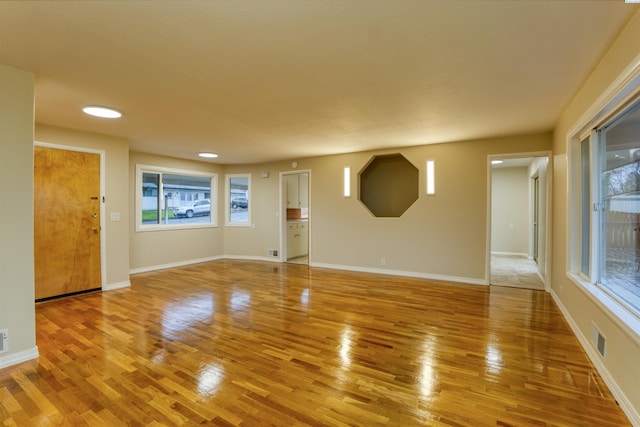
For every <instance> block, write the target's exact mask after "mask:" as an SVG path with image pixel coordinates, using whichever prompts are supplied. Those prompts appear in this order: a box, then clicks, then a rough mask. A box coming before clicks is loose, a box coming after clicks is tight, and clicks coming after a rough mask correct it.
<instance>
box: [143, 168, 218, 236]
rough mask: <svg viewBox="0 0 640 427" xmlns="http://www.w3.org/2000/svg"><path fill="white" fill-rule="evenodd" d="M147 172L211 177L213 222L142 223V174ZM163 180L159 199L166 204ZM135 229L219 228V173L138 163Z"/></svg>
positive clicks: (159, 190)
mask: <svg viewBox="0 0 640 427" xmlns="http://www.w3.org/2000/svg"><path fill="white" fill-rule="evenodd" d="M145 172H149V173H158V174H164V173H167V174H175V175H185V176H196V177H202V178H209V183H210V193H211V194H210V195H209V200H210V201H211V212H210V216H211V222H209V223H205V222H203V223H189V224H172V225H171V224H143V223H142V207H141V204H142V198H143V194H142V175H143V174H144V173H145ZM162 185H163V184H162V182H160V186H159V187H158V200H159V202H160V203H161V204H162V205H164V203H165V200H164V191H162ZM135 193H136V196H135V200H134V206H135V208H134V209H135V221H136V223H135V230H136V233H141V232H147V231H165V230H186V229H187V230H188V229H194V228H217V227H218V224H219V221H218V211H219V209H218V200H219V199H220V196H219V194H218V173H216V172H202V171H197V170H187V169H176V168H169V167H164V166H153V165H143V164H136V177H135Z"/></svg>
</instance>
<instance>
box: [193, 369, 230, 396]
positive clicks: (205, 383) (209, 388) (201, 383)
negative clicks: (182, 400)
mask: <svg viewBox="0 0 640 427" xmlns="http://www.w3.org/2000/svg"><path fill="white" fill-rule="evenodd" d="M223 379H224V368H223V367H222V366H219V365H212V364H207V365H205V366H204V367H203V368H202V369H201V370H200V372H199V373H198V394H200V396H202V397H206V396H211V395H214V394H215V393H216V392H217V391H218V388H220V384H222V380H223Z"/></svg>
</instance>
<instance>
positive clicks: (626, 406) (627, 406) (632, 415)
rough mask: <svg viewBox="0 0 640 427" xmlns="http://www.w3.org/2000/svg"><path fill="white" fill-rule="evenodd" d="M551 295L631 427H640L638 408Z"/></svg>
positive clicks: (558, 301) (556, 299)
mask: <svg viewBox="0 0 640 427" xmlns="http://www.w3.org/2000/svg"><path fill="white" fill-rule="evenodd" d="M550 293H551V297H552V298H553V300H554V301H555V303H556V305H557V306H558V308H559V309H560V312H561V313H562V315H563V316H564V318H565V319H566V320H567V323H568V324H569V327H570V328H571V330H572V331H573V333H574V334H575V336H576V337H577V338H578V341H579V342H580V345H581V346H582V348H583V349H584V351H585V353H587V356H588V357H589V360H591V363H593V365H594V366H595V368H596V370H597V371H598V373H599V374H600V376H601V377H602V379H603V380H604V382H605V383H606V384H607V387H609V390H611V394H613V397H614V398H615V399H616V402H618V405H620V408H621V409H622V412H624V414H625V415H626V416H627V418H629V421H630V422H631V425H633V426H635V427H640V413H639V412H638V411H637V410H636V408H634V407H633V405H632V404H631V402H630V401H629V399H628V398H627V396H626V395H625V394H624V392H623V391H622V390H621V389H620V387H619V386H618V383H616V381H615V379H614V378H613V377H612V376H611V374H610V373H609V370H608V369H607V367H606V366H605V364H604V361H603V360H602V357H601V356H600V354H599V353H598V352H597V351H596V349H595V348H594V347H593V345H592V344H591V340H589V338H588V337H586V336H584V334H583V333H582V330H580V328H579V327H578V324H577V323H576V322H575V321H574V320H573V318H572V317H571V315H570V314H569V311H568V310H567V309H566V307H565V306H564V304H562V301H561V300H560V298H559V297H558V295H557V294H556V293H555V291H554V290H553V289H552V290H551V292H550Z"/></svg>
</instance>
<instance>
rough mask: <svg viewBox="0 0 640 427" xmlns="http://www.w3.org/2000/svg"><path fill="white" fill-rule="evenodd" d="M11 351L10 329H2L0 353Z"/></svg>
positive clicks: (0, 331)
mask: <svg viewBox="0 0 640 427" xmlns="http://www.w3.org/2000/svg"><path fill="white" fill-rule="evenodd" d="M7 351H9V331H8V330H7V329H2V330H0V353H6V352H7Z"/></svg>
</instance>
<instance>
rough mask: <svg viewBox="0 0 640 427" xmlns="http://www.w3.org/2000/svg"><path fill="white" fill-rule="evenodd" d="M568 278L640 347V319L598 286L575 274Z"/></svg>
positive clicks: (569, 274)
mask: <svg viewBox="0 0 640 427" xmlns="http://www.w3.org/2000/svg"><path fill="white" fill-rule="evenodd" d="M567 277H568V278H569V280H571V281H572V282H573V283H574V284H575V285H576V287H577V288H578V289H579V290H580V291H582V293H584V294H585V295H586V296H587V297H588V298H589V300H591V302H593V303H594V304H595V305H596V306H597V307H598V309H599V310H601V311H602V313H603V314H604V315H605V316H606V317H607V318H608V319H609V320H610V321H611V322H613V323H614V324H615V325H616V326H617V327H618V328H620V330H621V331H622V332H623V333H624V334H625V335H626V336H627V337H628V338H629V339H631V340H632V341H633V342H634V343H635V344H636V345H637V346H638V347H640V319H639V318H638V317H636V316H635V315H634V314H632V313H630V312H629V311H627V310H626V309H625V308H624V306H623V305H622V304H620V303H619V302H618V301H616V300H615V299H613V298H612V297H611V296H610V295H609V294H607V293H606V292H605V291H604V290H602V289H600V287H598V286H597V285H594V284H593V283H589V282H587V281H586V280H584V279H583V278H581V277H580V276H578V275H575V274H571V273H567Z"/></svg>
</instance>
